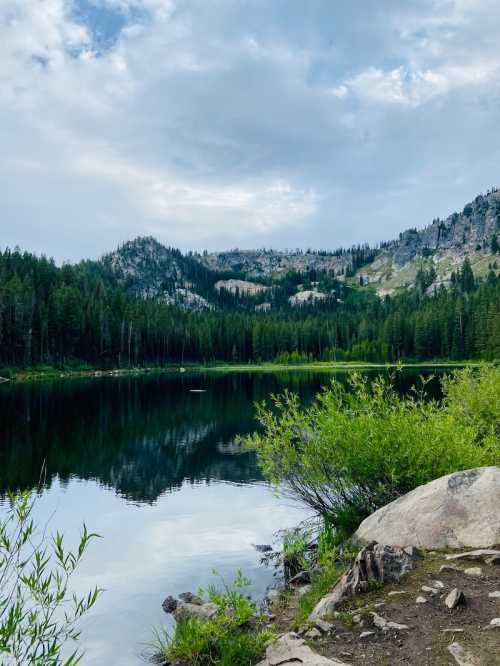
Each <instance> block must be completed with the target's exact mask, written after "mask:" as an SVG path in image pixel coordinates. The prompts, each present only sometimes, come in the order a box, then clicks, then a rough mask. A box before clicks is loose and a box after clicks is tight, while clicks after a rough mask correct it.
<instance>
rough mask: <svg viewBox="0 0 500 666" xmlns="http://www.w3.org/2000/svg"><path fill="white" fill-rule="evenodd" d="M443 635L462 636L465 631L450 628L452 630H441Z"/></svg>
mask: <svg viewBox="0 0 500 666" xmlns="http://www.w3.org/2000/svg"><path fill="white" fill-rule="evenodd" d="M441 631H442V632H443V634H463V633H464V631H465V629H459V628H456V629H455V628H452V629H442V630H441Z"/></svg>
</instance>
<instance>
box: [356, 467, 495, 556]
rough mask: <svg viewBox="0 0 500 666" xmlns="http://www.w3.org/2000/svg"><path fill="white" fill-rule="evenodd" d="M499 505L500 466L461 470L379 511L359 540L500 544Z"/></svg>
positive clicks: (444, 544)
mask: <svg viewBox="0 0 500 666" xmlns="http://www.w3.org/2000/svg"><path fill="white" fill-rule="evenodd" d="M498 506H500V467H480V468H478V469H472V470H468V471H465V472H456V473H454V474H449V475H448V476H444V477H441V478H440V479H436V480H435V481H431V482H430V483H427V484H425V485H423V486H420V487H419V488H416V489H415V490H412V491H411V492H410V493H408V494H406V495H404V496H403V497H400V498H399V499H397V500H395V501H394V502H391V503H390V504H388V505H387V506H385V507H383V508H381V509H379V510H378V511H375V513H373V514H372V515H371V516H368V518H366V519H365V520H364V521H363V522H362V523H361V525H360V526H359V528H358V530H357V531H356V532H355V534H354V541H356V542H357V543H360V544H366V543H370V542H372V541H377V542H379V543H385V544H389V545H396V544H399V545H401V546H404V547H406V546H415V547H417V548H423V549H426V550H432V549H443V548H491V547H492V546H493V545H494V544H497V543H500V511H498ZM495 554H499V555H500V553H499V552H498V551H497V552H492V553H491V555H495Z"/></svg>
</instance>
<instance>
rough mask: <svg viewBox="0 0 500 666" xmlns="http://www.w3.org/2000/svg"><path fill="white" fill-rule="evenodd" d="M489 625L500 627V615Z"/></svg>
mask: <svg viewBox="0 0 500 666" xmlns="http://www.w3.org/2000/svg"><path fill="white" fill-rule="evenodd" d="M488 626H489V628H490V629H500V617H494V618H493V620H492V621H491V622H490V624H489V625H488Z"/></svg>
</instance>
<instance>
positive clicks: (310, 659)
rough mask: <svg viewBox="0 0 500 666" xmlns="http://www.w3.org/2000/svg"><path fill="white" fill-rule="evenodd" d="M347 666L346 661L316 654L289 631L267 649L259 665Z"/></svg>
mask: <svg viewBox="0 0 500 666" xmlns="http://www.w3.org/2000/svg"><path fill="white" fill-rule="evenodd" d="M295 663H297V664H303V666H347V664H345V663H344V662H342V661H340V660H338V659H333V658H330V659H328V658H327V657H322V656H321V655H319V654H316V653H315V652H313V651H312V650H311V648H310V647H308V646H307V645H306V644H305V643H304V640H303V639H302V638H300V637H299V636H297V634H294V633H289V634H284V635H283V636H280V637H279V638H278V639H277V640H276V641H274V642H273V643H271V644H270V645H269V646H268V647H267V649H266V657H265V659H263V660H262V661H261V662H259V664H258V665H257V666H279V665H283V666H288V664H295Z"/></svg>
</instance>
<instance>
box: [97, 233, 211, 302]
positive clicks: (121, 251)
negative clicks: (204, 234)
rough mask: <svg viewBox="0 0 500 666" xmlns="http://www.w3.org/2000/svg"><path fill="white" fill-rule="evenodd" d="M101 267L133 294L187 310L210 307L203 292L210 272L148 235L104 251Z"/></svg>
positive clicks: (209, 280)
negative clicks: (115, 248) (158, 299)
mask: <svg viewBox="0 0 500 666" xmlns="http://www.w3.org/2000/svg"><path fill="white" fill-rule="evenodd" d="M100 263H101V265H102V267H103V269H104V270H105V271H106V272H108V273H109V274H111V275H112V276H113V277H114V279H115V280H116V281H117V282H118V284H120V286H122V287H125V289H126V290H127V291H128V292H129V293H131V294H133V295H134V296H142V297H143V298H152V297H153V298H158V297H160V298H161V299H162V300H163V301H165V302H166V303H169V304H177V305H181V306H183V307H185V308H186V309H189V310H206V309H211V308H212V307H213V305H212V304H211V303H210V302H209V301H208V300H207V299H206V298H205V297H204V296H203V295H202V293H200V292H203V291H204V290H203V287H202V285H203V284H205V283H209V284H211V283H212V281H213V280H212V272H211V271H209V270H208V269H206V268H205V267H204V266H203V265H202V264H201V263H200V262H199V261H197V260H195V259H193V258H192V257H190V256H185V255H183V254H182V252H180V250H176V249H174V248H171V247H165V246H164V245H162V244H161V243H159V242H158V241H157V240H155V239H154V238H151V237H142V238H136V239H135V240H132V241H129V242H127V243H124V244H123V245H121V246H120V247H119V248H118V249H117V250H116V251H115V252H111V253H109V254H106V255H105V256H104V257H103V258H102V259H101V261H100Z"/></svg>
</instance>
